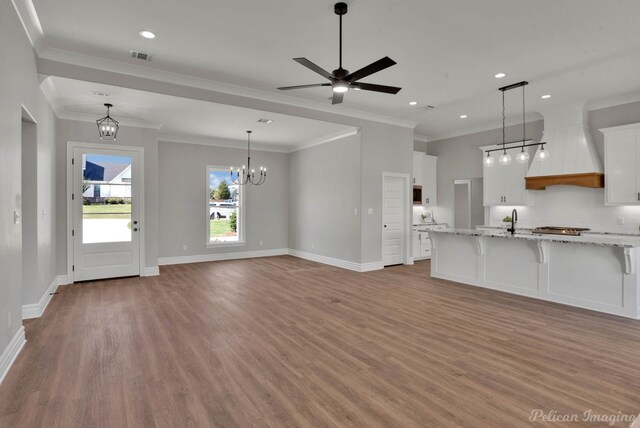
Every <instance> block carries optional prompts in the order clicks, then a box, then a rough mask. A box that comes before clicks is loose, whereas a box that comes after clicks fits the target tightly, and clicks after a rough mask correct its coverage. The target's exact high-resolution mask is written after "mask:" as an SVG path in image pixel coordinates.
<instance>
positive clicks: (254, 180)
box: [231, 131, 267, 186]
mask: <svg viewBox="0 0 640 428" xmlns="http://www.w3.org/2000/svg"><path fill="white" fill-rule="evenodd" d="M266 179H267V168H263V167H262V166H261V167H260V175H259V176H258V177H256V170H255V169H251V131H247V165H246V168H245V165H242V169H240V168H236V171H235V172H234V171H233V167H231V181H232V182H233V184H239V185H241V186H243V185H245V184H253V185H255V186H259V185H261V184H262V183H264V182H265V180H266Z"/></svg>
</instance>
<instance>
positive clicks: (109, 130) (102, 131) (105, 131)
mask: <svg viewBox="0 0 640 428" xmlns="http://www.w3.org/2000/svg"><path fill="white" fill-rule="evenodd" d="M104 106H105V107H106V108H107V115H106V116H105V117H103V118H102V119H98V120H96V124H97V125H98V134H99V135H100V139H101V140H104V141H115V140H116V136H117V135H118V129H119V128H120V126H119V125H118V121H117V120H115V119H112V118H111V116H110V115H109V109H110V108H111V107H113V104H109V103H106V104H105V105H104Z"/></svg>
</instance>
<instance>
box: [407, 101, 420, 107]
mask: <svg viewBox="0 0 640 428" xmlns="http://www.w3.org/2000/svg"><path fill="white" fill-rule="evenodd" d="M416 104H418V102H417V101H410V102H409V105H410V106H414V105H416Z"/></svg>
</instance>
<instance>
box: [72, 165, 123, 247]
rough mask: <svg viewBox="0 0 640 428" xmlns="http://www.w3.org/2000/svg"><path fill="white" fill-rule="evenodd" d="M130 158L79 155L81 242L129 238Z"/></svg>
mask: <svg viewBox="0 0 640 428" xmlns="http://www.w3.org/2000/svg"><path fill="white" fill-rule="evenodd" d="M131 203H132V200H131V157H129V156H112V155H98V154H90V153H88V154H84V155H82V243H83V244H95V243H99V242H128V241H131Z"/></svg>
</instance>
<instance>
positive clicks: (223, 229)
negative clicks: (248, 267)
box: [207, 166, 244, 245]
mask: <svg viewBox="0 0 640 428" xmlns="http://www.w3.org/2000/svg"><path fill="white" fill-rule="evenodd" d="M207 184H208V185H207V189H208V194H207V218H208V226H209V227H208V229H207V232H208V236H207V242H208V243H209V244H210V245H224V244H238V243H243V242H244V233H243V230H242V229H243V220H244V212H243V205H242V186H239V185H237V184H233V182H232V181H231V174H230V173H229V169H228V168H223V167H215V166H209V167H207Z"/></svg>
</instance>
